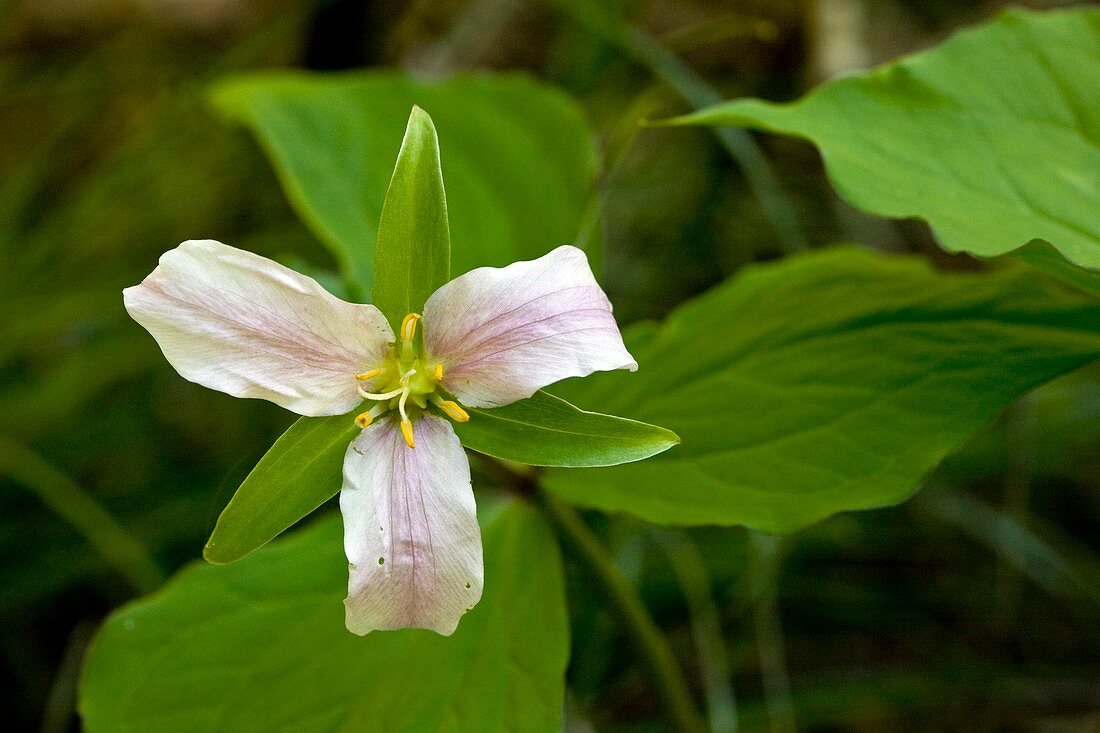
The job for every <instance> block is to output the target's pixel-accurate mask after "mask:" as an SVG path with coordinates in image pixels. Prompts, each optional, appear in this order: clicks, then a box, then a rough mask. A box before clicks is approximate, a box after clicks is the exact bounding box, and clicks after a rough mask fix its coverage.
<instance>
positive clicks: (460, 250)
mask: <svg viewBox="0 0 1100 733" xmlns="http://www.w3.org/2000/svg"><path fill="white" fill-rule="evenodd" d="M211 101H212V104H213V105H214V107H215V108H216V109H217V110H218V111H219V112H221V113H222V114H223V115H225V116H226V117H228V118H229V119H231V120H234V121H237V122H239V123H241V124H243V125H245V126H247V127H248V128H249V129H250V130H251V131H252V132H253V133H254V134H255V135H256V138H257V140H258V141H259V142H260V145H261V147H262V148H263V149H264V152H265V153H266V154H267V156H268V158H269V159H270V160H271V162H272V165H273V166H274V168H275V171H276V173H277V174H278V176H279V180H280V182H281V183H282V185H283V189H284V190H285V191H286V194H287V198H288V199H289V200H290V203H291V204H292V205H293V206H294V208H295V210H296V211H297V212H298V215H299V216H300V217H301V218H302V220H303V221H304V222H305V223H306V224H307V225H308V226H309V227H310V228H311V229H312V230H313V232H314V233H315V234H316V235H317V237H318V238H319V239H320V240H321V241H322V242H323V243H324V244H325V245H326V246H328V248H329V249H330V250H331V251H332V253H333V256H334V257H335V258H336V260H337V262H338V263H339V264H340V265H341V269H342V271H343V274H344V276H345V277H346V278H348V279H349V280H352V281H354V282H356V283H358V285H359V288H360V289H361V292H362V293H363V294H364V295H366V294H367V293H370V291H371V286H372V273H373V267H374V244H375V235H376V233H377V231H378V221H379V217H380V214H381V212H382V204H383V201H384V198H385V195H386V190H387V188H388V185H389V181H390V174H391V173H392V171H393V162H394V160H395V159H396V158H397V153H398V148H399V143H400V140H399V138H398V137H397V136H396V131H398V130H400V129H401V128H402V126H403V125H405V123H406V120H407V119H408V116H409V109H410V108H411V107H412V106H413V105H419V106H420V107H423V108H424V109H428V110H431V113H432V118H433V120H434V121H435V124H436V126H437V127H438V130H439V138H440V157H441V160H442V165H443V169H444V170H445V171H446V172H447V179H446V180H447V213H448V217H449V219H450V225H451V243H452V244H453V248H452V255H451V273H452V274H453V275H455V276H457V275H461V274H462V273H464V272H467V271H468V270H471V269H473V268H475V267H480V266H483V265H490V266H494V267H503V266H505V265H508V264H510V263H512V262H515V261H517V260H529V259H534V258H535V257H538V256H540V255H543V254H545V253H546V252H548V251H550V250H551V249H553V248H554V247H557V246H558V245H560V244H563V243H566V242H572V241H574V238H575V237H576V236H577V232H578V230H579V228H580V222H581V220H582V217H583V215H584V213H585V210H586V207H587V206H588V203H589V199H590V194H591V192H592V189H593V186H594V183H595V175H596V173H595V171H596V164H595V155H594V152H593V148H592V145H591V143H590V142H589V131H588V128H587V126H586V124H585V121H584V116H583V113H582V112H581V110H580V108H579V107H578V106H577V104H576V103H575V102H573V101H572V100H571V99H569V98H568V97H567V96H566V95H564V94H562V93H561V92H559V91H557V90H555V89H553V88H551V87H547V86H544V85H541V84H539V83H537V82H535V81H532V80H530V79H527V78H525V77H522V76H519V75H498V76H493V75H487V74H478V75H466V76H456V77H454V78H451V79H447V80H445V81H439V82H424V81H417V80H414V79H411V78H409V77H408V76H407V75H405V74H401V73H395V72H380V71H371V72H354V73H347V74H325V75H321V74H315V75H311V74H302V73H284V72H281V73H261V74H252V75H246V76H239V77H234V78H231V79H228V80H226V81H224V82H221V83H220V84H218V85H217V86H216V87H215V88H214V89H213V90H212V94H211Z"/></svg>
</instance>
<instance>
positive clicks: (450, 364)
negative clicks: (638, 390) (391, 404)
mask: <svg viewBox="0 0 1100 733" xmlns="http://www.w3.org/2000/svg"><path fill="white" fill-rule="evenodd" d="M424 338H425V344H426V346H427V349H428V354H429V358H431V359H438V360H440V361H442V362H443V366H444V371H443V386H444V387H445V388H446V389H447V390H448V391H450V392H451V393H452V394H454V395H455V397H457V398H458V401H459V402H461V403H463V404H465V405H468V406H470V407H500V406H502V405H507V404H509V403H512V402H515V401H516V400H521V399H524V398H526V397H530V396H531V395H532V394H534V393H535V392H536V391H537V390H538V389H540V388H542V387H545V386H546V385H548V384H553V383H554V382H557V381H560V380H562V379H565V378H567V377H583V376H585V375H588V374H591V373H592V372H596V371H607V370H611V369H629V370H631V371H634V370H635V369H637V368H638V364H637V362H635V361H634V357H632V356H631V355H630V353H629V352H628V351H627V350H626V347H625V346H624V345H623V339H622V336H621V335H620V334H619V327H618V326H617V325H616V324H615V318H614V317H613V316H612V315H611V303H610V302H609V301H608V299H607V296H606V295H604V292H603V290H601V289H600V286H599V285H598V284H596V278H595V277H593V275H592V270H591V269H590V268H589V266H588V259H587V258H586V257H585V255H584V252H582V251H581V250H579V249H577V248H576V247H570V246H568V245H566V246H564V247H558V248H557V249H555V250H554V251H553V252H550V253H549V254H546V255H544V256H542V257H540V258H538V259H537V260H531V261H529V262H516V263H514V264H511V265H508V266H507V267H503V268H495V267H482V268H478V269H476V270H471V271H470V272H468V273H466V274H465V275H461V276H459V277H457V278H455V279H454V280H451V281H450V282H449V283H447V284H446V285H444V286H443V287H441V288H440V289H439V290H437V291H435V293H433V294H432V296H431V297H430V298H428V302H427V303H426V304H425V305H424Z"/></svg>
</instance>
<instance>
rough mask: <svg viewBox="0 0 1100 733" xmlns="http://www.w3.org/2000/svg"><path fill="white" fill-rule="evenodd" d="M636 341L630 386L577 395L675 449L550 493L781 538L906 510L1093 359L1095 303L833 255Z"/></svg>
mask: <svg viewBox="0 0 1100 733" xmlns="http://www.w3.org/2000/svg"><path fill="white" fill-rule="evenodd" d="M631 331H632V330H631V329H628V332H627V336H628V339H627V341H628V346H629V347H630V349H631V353H633V354H634V356H635V357H636V358H637V360H638V362H639V364H640V367H641V368H640V369H639V370H638V372H637V373H636V374H629V375H620V374H615V373H606V374H597V375H593V376H591V377H588V378H586V379H585V380H583V381H580V382H577V383H574V384H571V385H570V387H571V391H570V394H571V395H572V396H574V397H575V398H576V399H578V400H580V401H585V402H592V403H595V404H599V405H601V406H603V407H605V409H607V410H609V411H613V412H616V413H620V414H625V415H629V416H631V417H634V418H637V419H639V420H653V421H658V420H659V421H660V422H661V423H662V424H664V425H667V426H668V427H669V428H671V429H672V430H675V431H676V433H677V434H679V435H680V437H681V438H682V439H683V444H682V445H681V446H679V447H678V448H677V449H676V450H675V451H670V452H669V453H666V454H663V455H660V456H656V457H654V458H652V459H650V460H648V461H644V462H641V463H634V464H629V465H624V466H615V467H612V468H605V469H600V470H598V471H597V470H589V469H577V470H572V471H556V470H551V471H548V472H546V473H545V474H544V475H543V479H542V480H543V482H544V485H545V486H546V487H547V488H549V489H550V490H552V491H554V492H555V493H557V494H558V495H560V496H561V497H563V498H565V499H567V500H569V501H572V502H574V503H577V504H581V505H584V506H590V507H595V508H599V509H604V510H610V511H625V512H630V513H633V514H636V515H638V516H640V517H642V518H644V519H648V520H651V521H655V522H661V523H667V524H742V525H747V526H750V527H754V528H757V529H760V530H765V531H770V532H790V531H795V530H798V529H800V528H802V527H805V526H807V525H809V524H811V523H813V522H815V521H818V520H820V519H822V518H824V517H827V516H829V515H830V514H833V513H836V512H840V511H845V510H852V509H866V508H871V507H878V506H885V505H889V504H894V503H897V502H899V501H901V500H902V499H904V498H905V497H907V496H908V495H909V494H911V493H912V492H913V491H915V490H916V489H917V488H918V486H919V485H920V482H921V480H922V478H923V477H924V476H925V474H927V473H928V472H929V471H931V470H932V469H933V468H934V467H935V466H936V465H937V464H938V463H939V462H940V461H941V460H942V459H943V458H944V457H945V456H946V455H947V454H948V453H950V452H951V451H953V450H954V449H955V448H956V447H958V446H959V445H960V444H961V443H962V442H963V441H965V440H967V439H968V438H969V437H970V436H971V435H973V433H974V432H975V431H976V430H977V429H978V428H979V427H980V426H982V425H983V424H984V423H985V422H987V421H988V420H990V419H991V418H993V417H994V416H995V415H996V414H997V412H998V411H1000V410H1001V409H1002V408H1003V407H1004V406H1005V405H1006V404H1008V403H1009V402H1010V401H1012V400H1013V399H1015V398H1016V397H1018V396H1019V395H1021V394H1023V393H1024V392H1026V391H1028V390H1029V389H1031V388H1033V387H1035V386H1037V385H1039V384H1042V383H1043V382H1046V381H1048V380H1050V379H1052V378H1054V377H1056V376H1058V375H1060V374H1064V373H1066V372H1068V371H1071V370H1073V369H1075V368H1077V367H1078V366H1080V365H1082V364H1085V363H1088V362H1090V361H1092V360H1095V359H1096V358H1098V357H1100V302H1098V301H1096V300H1094V299H1089V298H1087V297H1086V296H1083V295H1077V294H1075V293H1071V292H1067V291H1064V290H1062V289H1061V288H1059V287H1057V286H1055V285H1054V284H1053V283H1049V282H1048V281H1047V280H1046V279H1045V278H1039V277H1038V276H1036V275H1035V274H1034V273H1031V272H1029V271H1022V268H1021V269H1020V270H1017V269H1013V270H1011V271H1005V272H996V273H989V274H980V275H975V274H951V273H943V272H936V271H934V270H933V269H931V268H930V267H929V266H928V265H927V264H926V263H925V262H924V261H923V260H921V259H919V258H914V257H889V256H885V255H878V254H871V253H869V252H863V251H859V250H856V249H853V248H842V249H834V250H825V251H818V252H813V253H809V254H805V255H799V256H794V257H789V258H786V259H784V260H783V261H781V262H779V263H776V264H770V265H759V266H754V267H751V268H749V269H747V270H745V271H744V272H743V273H742V274H740V275H738V276H736V277H735V278H733V279H732V280H731V281H729V282H727V283H726V284H724V285H721V286H719V287H717V288H715V289H714V290H712V291H711V292H709V293H708V294H706V295H704V296H702V297H700V298H698V299H696V300H694V301H690V302H689V303H687V304H685V305H684V306H682V307H681V308H680V309H679V310H677V311H675V312H674V313H673V314H672V316H670V318H669V319H668V320H667V321H666V322H665V323H664V324H663V326H662V327H661V328H660V329H659V330H658V331H657V332H656V333H654V332H653V331H652V329H651V328H645V329H643V331H642V336H643V338H642V339H641V340H640V342H638V343H636V342H635V339H634V338H633V336H632V333H631ZM685 355H690V358H687V357H686V356H685Z"/></svg>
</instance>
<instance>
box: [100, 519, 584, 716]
mask: <svg viewBox="0 0 1100 733" xmlns="http://www.w3.org/2000/svg"><path fill="white" fill-rule="evenodd" d="M484 541H485V594H484V596H483V598H482V600H481V603H479V604H478V605H477V606H476V607H475V608H474V610H472V611H471V612H470V613H469V614H467V615H466V616H465V617H464V618H463V619H462V622H461V623H460V624H459V626H458V630H457V631H456V632H455V634H454V635H453V636H451V637H442V636H439V635H437V634H435V633H433V632H431V631H395V632H377V631H376V632H374V633H373V634H370V635H368V636H366V637H358V636H354V635H353V634H351V633H349V632H348V631H347V630H345V629H344V609H343V604H342V602H341V600H342V598H343V597H344V595H345V593H346V589H347V561H346V560H345V559H344V556H343V553H342V549H341V548H342V543H341V527H340V522H339V521H338V520H337V519H336V518H330V519H327V520H324V521H323V522H321V523H319V524H318V525H315V526H314V527H311V528H310V529H308V530H304V531H302V532H300V533H298V534H297V535H294V536H292V537H289V538H287V539H286V540H281V541H279V542H277V543H274V544H272V545H270V546H268V547H266V548H264V549H263V550H261V551H259V552H257V553H256V554H254V555H252V556H251V557H249V558H248V559H247V560H244V561H242V562H240V563H237V564H235V565H232V566H229V567H213V566H209V565H205V566H201V565H199V566H191V567H189V568H187V569H185V570H184V571H183V572H182V573H180V574H179V576H178V577H176V578H175V579H174V580H173V581H172V582H171V583H169V584H168V586H167V587H165V588H164V589H163V590H162V591H160V592H157V593H155V594H154V595H152V596H149V597H148V598H146V599H143V600H141V601H138V602H137V603H134V604H131V605H129V606H126V607H124V608H123V609H121V610H119V611H116V612H115V613H114V614H112V615H111V617H110V618H109V619H108V620H107V622H106V624H105V625H104V627H103V629H102V630H101V631H100V633H99V636H98V637H97V639H96V641H95V643H94V645H93V647H92V649H91V650H90V651H89V653H88V657H87V661H86V663H85V668H84V674H83V678H82V683H81V696H80V697H81V699H80V710H81V713H82V714H83V716H84V725H85V729H86V730H87V731H89V733H96V732H97V731H110V733H128V732H130V733H172V732H178V733H203V732H204V731H211V732H212V733H213V732H214V731H218V732H220V731H234V732H235V733H247V732H248V731H256V732H257V733H259V732H263V733H267V732H269V731H295V732H296V733H327V732H329V731H420V730H431V731H519V730H522V731H548V732H549V731H556V730H558V728H559V726H560V716H561V708H562V702H563V700H562V698H563V695H564V675H565V665H566V661H567V659H568V654H569V640H568V634H569V631H568V625H567V618H566V611H565V603H564V589H563V584H562V569H561V560H560V557H559V553H558V548H557V544H556V543H555V541H554V538H553V536H552V532H551V530H550V529H549V527H547V526H546V524H545V523H544V521H543V520H542V518H541V517H540V516H539V515H538V513H537V512H536V511H535V510H534V509H532V508H531V507H530V506H527V505H523V504H518V503H516V504H512V505H510V506H508V507H505V508H504V509H503V510H502V511H501V512H500V513H499V514H498V515H497V516H496V518H495V519H493V520H491V521H490V522H489V523H487V524H486V526H485V529H484Z"/></svg>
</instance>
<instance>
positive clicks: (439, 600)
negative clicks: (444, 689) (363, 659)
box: [340, 414, 484, 636]
mask: <svg viewBox="0 0 1100 733" xmlns="http://www.w3.org/2000/svg"><path fill="white" fill-rule="evenodd" d="M413 429H414V431H415V434H416V447H415V448H409V447H408V446H407V445H406V444H405V440H404V438H402V437H401V430H400V428H399V427H398V423H397V421H396V420H393V419H391V417H390V416H386V417H384V418H381V419H380V420H379V421H378V422H376V423H375V424H373V425H371V426H370V427H368V428H366V429H365V430H363V432H362V433H360V434H359V437H358V438H356V439H355V440H354V441H352V444H351V445H350V446H349V447H348V452H347V455H346V456H345V458H344V487H343V489H342V490H341V491H340V511H341V513H342V514H343V515H344V551H345V552H346V553H347V556H348V563H349V578H348V598H347V600H346V601H344V606H345V609H346V623H347V627H348V630H350V631H352V632H354V633H356V634H369V633H370V632H371V631H374V630H375V629H404V628H420V629H432V630H434V631H436V632H438V633H440V634H443V635H444V636H449V635H450V634H451V633H452V632H454V630H455V628H456V627H457V626H458V620H459V619H460V618H462V614H464V613H466V611H468V610H470V609H471V608H473V607H474V605H475V604H476V603H477V602H478V600H480V599H481V587H482V584H483V580H484V567H483V565H482V555H481V529H480V527H479V526H478V523H477V512H476V509H475V506H474V493H473V489H472V488H471V486H470V463H469V461H468V460H467V458H466V454H465V453H464V452H463V451H462V445H461V444H460V443H459V442H458V436H456V435H455V432H454V429H453V428H452V427H451V424H450V423H449V422H447V421H446V420H443V419H441V418H438V417H434V416H432V415H428V414H424V415H421V416H420V417H419V418H417V419H416V420H415V421H414V423H413Z"/></svg>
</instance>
